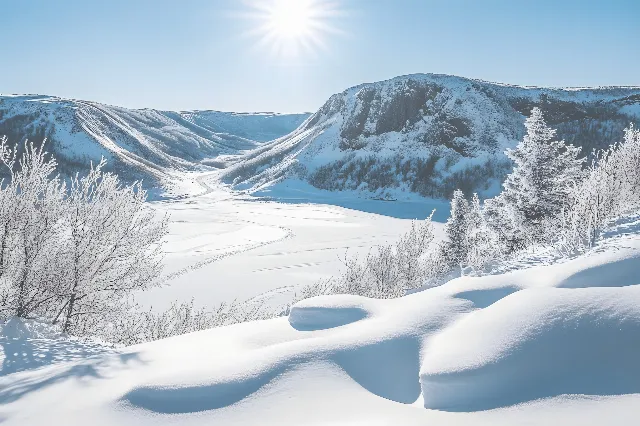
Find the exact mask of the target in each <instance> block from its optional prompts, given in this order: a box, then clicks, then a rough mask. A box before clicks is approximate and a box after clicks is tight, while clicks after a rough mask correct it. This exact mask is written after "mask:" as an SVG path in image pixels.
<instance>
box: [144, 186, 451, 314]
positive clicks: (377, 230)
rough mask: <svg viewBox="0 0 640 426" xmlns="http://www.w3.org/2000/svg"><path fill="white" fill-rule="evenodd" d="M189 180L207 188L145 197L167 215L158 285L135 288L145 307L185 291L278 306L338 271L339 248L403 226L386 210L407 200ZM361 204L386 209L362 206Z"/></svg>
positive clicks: (199, 297) (207, 298)
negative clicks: (232, 187)
mask: <svg viewBox="0 0 640 426" xmlns="http://www.w3.org/2000/svg"><path fill="white" fill-rule="evenodd" d="M197 182H199V183H200V184H201V185H202V186H201V188H200V190H195V192H196V193H197V192H198V191H202V189H203V188H205V187H208V188H209V190H208V192H207V191H205V193H201V195H199V196H194V197H190V198H185V199H180V200H173V201H163V202H157V203H153V205H154V206H155V207H156V208H157V209H159V210H160V211H161V212H167V213H169V214H170V215H171V216H170V224H169V236H168V238H167V240H166V244H165V246H164V249H165V252H166V256H165V260H164V263H165V271H164V277H163V278H162V279H161V284H162V286H161V287H158V288H153V289H150V290H147V291H144V292H142V293H140V294H139V295H138V301H139V302H140V303H141V304H143V305H144V306H146V307H154V308H156V309H166V308H167V307H168V306H169V305H170V304H171V302H172V301H174V300H177V301H181V302H189V301H190V300H191V299H192V298H193V299H194V300H195V304H196V305H197V306H206V307H213V306H216V305H217V304H219V303H222V302H229V301H231V300H234V299H238V300H248V299H254V300H256V301H265V302H266V303H268V304H269V305H271V306H280V305H283V304H285V303H287V302H289V301H290V300H291V298H292V297H293V295H294V293H295V292H296V291H298V290H299V289H300V288H301V287H302V286H304V285H307V284H312V283H314V282H315V281H317V280H319V279H323V278H329V277H331V276H333V275H336V274H338V273H339V271H340V269H341V267H342V263H341V261H340V258H343V257H344V255H345V253H346V252H347V251H348V252H349V253H361V254H366V252H367V251H368V250H369V249H370V248H371V247H373V246H376V245H380V244H385V243H391V242H394V241H395V240H396V239H397V238H398V236H399V235H401V234H402V233H404V232H406V231H407V230H408V229H409V228H410V226H411V221H410V220H407V219H402V218H397V217H394V215H395V214H396V213H397V212H401V211H403V209H405V208H406V206H407V205H408V203H399V204H397V205H396V204H395V203H390V202H384V201H376V200H361V201H357V200H356V201H354V202H352V203H350V204H347V205H348V206H351V207H352V208H351V209H349V208H344V207H339V205H340V204H343V203H342V202H341V201H335V203H332V204H336V205H330V204H329V203H330V202H331V201H330V200H331V199H330V198H327V201H328V203H327V204H311V203H309V202H305V200H304V199H297V200H295V202H294V201H293V200H292V202H290V203H278V202H274V201H260V200H259V199H256V198H253V197H246V196H243V195H238V194H234V193H231V192H229V191H227V190H225V189H224V188H220V187H218V186H216V179H215V174H213V175H203V179H201V180H198V181H197ZM207 185H210V186H207ZM442 204H444V203H441V202H440V203H439V204H438V205H442ZM413 205H414V208H413V209H412V210H407V211H406V212H405V214H406V213H407V212H410V211H413V212H414V214H415V216H414V217H420V218H424V217H426V216H428V215H429V213H430V212H431V209H432V208H433V205H432V204H431V203H429V202H418V201H416V202H415V203H414V204H413ZM366 206H369V207H371V208H370V210H373V211H378V212H380V211H381V210H383V209H384V210H385V211H386V212H387V213H388V214H389V215H388V216H383V215H379V214H373V213H367V212H365V211H362V210H367V207H366ZM376 206H377V207H376ZM354 208H355V209H354ZM447 208H448V207H447ZM356 209H360V210H356Z"/></svg>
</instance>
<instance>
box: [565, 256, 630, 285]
mask: <svg viewBox="0 0 640 426" xmlns="http://www.w3.org/2000/svg"><path fill="white" fill-rule="evenodd" d="M636 284H640V258H637V257H631V258H628V259H622V260H618V261H615V262H611V263H605V264H602V265H598V266H594V267H592V268H588V269H584V270H582V271H580V272H578V273H576V274H573V275H571V276H570V277H568V278H566V279H565V280H563V281H562V282H561V283H560V284H559V285H558V287H563V288H586V287H628V286H631V285H636Z"/></svg>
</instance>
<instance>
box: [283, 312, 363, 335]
mask: <svg viewBox="0 0 640 426" xmlns="http://www.w3.org/2000/svg"><path fill="white" fill-rule="evenodd" d="M368 315H369V314H368V312H367V311H366V310H364V309H362V308H358V307H340V308H337V307H335V308H334V307H322V306H313V307H312V306H302V307H298V306H293V308H292V309H291V313H290V314H289V324H291V327H293V328H295V329H296V330H298V331H313V330H325V329H328V328H335V327H340V326H343V325H347V324H351V323H353V322H356V321H360V320H362V319H364V318H366V317H367V316H368Z"/></svg>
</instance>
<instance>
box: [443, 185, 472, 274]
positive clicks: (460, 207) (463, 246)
mask: <svg viewBox="0 0 640 426" xmlns="http://www.w3.org/2000/svg"><path fill="white" fill-rule="evenodd" d="M468 220H469V202H468V201H467V199H466V198H465V197H464V194H463V193H462V191H460V190H459V189H457V190H455V191H454V192H453V198H452V199H451V213H450V215H449V218H448V219H447V222H446V223H445V225H444V230H445V234H446V237H447V238H446V241H445V242H444V243H443V245H442V252H443V255H444V257H445V259H446V261H447V262H448V263H449V265H451V267H454V266H460V265H462V264H463V263H464V262H465V260H466V259H467V254H468V253H469V243H468V241H467V234H468V233H467V228H468Z"/></svg>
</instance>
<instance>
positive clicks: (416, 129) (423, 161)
mask: <svg viewBox="0 0 640 426" xmlns="http://www.w3.org/2000/svg"><path fill="white" fill-rule="evenodd" d="M534 106H539V107H541V108H542V110H543V112H544V113H545V116H546V118H547V120H548V122H549V123H550V124H551V125H552V126H553V127H555V128H557V129H558V135H559V136H560V137H562V138H564V139H565V140H566V141H567V142H569V143H574V144H577V145H580V146H582V147H583V148H584V149H583V152H584V153H585V154H588V153H589V152H591V150H592V149H593V148H601V147H604V146H607V145H609V144H610V143H612V142H614V141H616V140H619V139H620V138H621V136H622V130H623V129H624V128H625V127H626V126H628V125H629V123H636V124H637V123H639V122H640V88H638V87H636V88H634V87H608V88H594V89H546V88H527V87H518V86H508V85H501V84H495V83H487V82H484V81H478V80H472V79H466V78H461V77H454V76H447V75H434V74H419V75H409V76H402V77H397V78H394V79H391V80H387V81H382V82H377V83H371V84H363V85H360V86H356V87H352V88H350V89H348V90H346V91H344V92H342V93H339V94H336V95H333V96H332V97H331V98H329V100H328V101H327V102H326V103H325V104H324V105H323V106H322V107H321V108H320V109H319V110H318V111H317V112H316V113H315V114H314V115H312V116H311V117H309V119H308V120H307V121H306V122H305V123H304V124H303V125H302V126H301V127H300V128H298V129H297V130H296V131H294V132H293V133H291V134H290V135H288V136H286V137H283V138H281V139H279V140H276V141H274V142H272V143H271V144H269V145H266V146H261V147H260V148H258V149H256V150H254V151H252V152H250V153H248V154H246V155H245V157H244V161H242V162H240V163H238V164H237V165H236V166H235V167H233V168H230V170H228V171H227V172H226V173H225V175H224V177H223V179H224V180H225V181H226V182H227V183H229V184H232V185H233V186H235V187H239V188H245V189H249V190H251V191H257V190H261V189H265V188H268V187H272V186H273V185H274V184H276V183H278V182H282V181H285V182H284V183H282V185H286V184H287V181H289V182H290V181H291V179H302V180H304V181H306V182H308V183H310V184H311V185H313V186H315V187H316V188H319V189H326V190H358V191H361V192H362V193H364V194H366V195H374V196H376V197H385V198H401V197H403V196H410V195H407V194H410V193H412V192H413V193H418V194H420V195H422V196H427V197H435V198H439V197H447V196H449V194H450V193H451V192H452V191H453V189H455V188H457V187H460V188H462V189H463V190H465V191H467V192H470V191H480V192H483V191H484V192H485V193H487V194H488V193H491V192H492V191H495V190H496V189H497V188H498V185H497V183H499V182H500V181H501V178H502V177H503V176H504V174H505V173H506V171H508V169H509V167H510V165H509V163H507V162H506V157H505V156H504V154H503V152H504V150H505V148H507V147H512V146H514V145H515V144H516V143H517V141H518V140H519V139H520V138H521V137H522V136H523V134H524V120H525V117H526V115H528V114H529V112H530V111H531V109H532V108H533V107H534Z"/></svg>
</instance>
